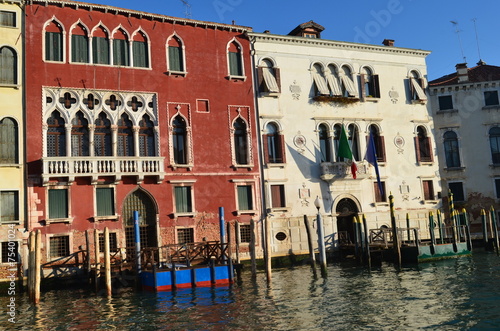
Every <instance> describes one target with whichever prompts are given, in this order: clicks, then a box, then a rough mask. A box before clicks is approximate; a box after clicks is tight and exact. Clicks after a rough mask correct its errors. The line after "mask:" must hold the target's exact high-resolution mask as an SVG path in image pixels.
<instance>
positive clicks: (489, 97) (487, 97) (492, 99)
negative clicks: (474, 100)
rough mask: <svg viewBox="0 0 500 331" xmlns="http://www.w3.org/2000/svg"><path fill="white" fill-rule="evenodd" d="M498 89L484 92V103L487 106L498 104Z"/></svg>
mask: <svg viewBox="0 0 500 331" xmlns="http://www.w3.org/2000/svg"><path fill="white" fill-rule="evenodd" d="M498 104H499V102H498V91H485V92H484V105H485V106H498Z"/></svg>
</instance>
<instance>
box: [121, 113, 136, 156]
mask: <svg viewBox="0 0 500 331" xmlns="http://www.w3.org/2000/svg"><path fill="white" fill-rule="evenodd" d="M118 156H134V132H133V130H132V121H131V120H130V119H129V117H128V115H127V114H123V115H122V116H121V117H120V119H119V120H118Z"/></svg>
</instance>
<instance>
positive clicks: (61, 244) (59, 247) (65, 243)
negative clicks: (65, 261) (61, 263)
mask: <svg viewBox="0 0 500 331" xmlns="http://www.w3.org/2000/svg"><path fill="white" fill-rule="evenodd" d="M49 252H50V258H51V259H55V258H58V257H63V256H68V255H69V236H55V237H50V239H49Z"/></svg>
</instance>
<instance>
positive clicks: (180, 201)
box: [174, 186, 193, 213]
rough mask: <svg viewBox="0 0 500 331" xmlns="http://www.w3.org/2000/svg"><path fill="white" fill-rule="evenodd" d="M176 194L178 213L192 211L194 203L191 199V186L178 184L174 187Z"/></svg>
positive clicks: (176, 210) (176, 209)
mask: <svg viewBox="0 0 500 331" xmlns="http://www.w3.org/2000/svg"><path fill="white" fill-rule="evenodd" d="M174 195H175V212H176V213H192V212H193V204H192V201H191V200H192V199H191V186H176V187H174Z"/></svg>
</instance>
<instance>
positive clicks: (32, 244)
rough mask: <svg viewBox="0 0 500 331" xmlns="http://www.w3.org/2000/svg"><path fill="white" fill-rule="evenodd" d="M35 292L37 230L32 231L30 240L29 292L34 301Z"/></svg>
mask: <svg viewBox="0 0 500 331" xmlns="http://www.w3.org/2000/svg"><path fill="white" fill-rule="evenodd" d="M34 293H35V231H31V232H30V237H29V241H28V294H29V297H30V300H31V301H33V298H34Z"/></svg>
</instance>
